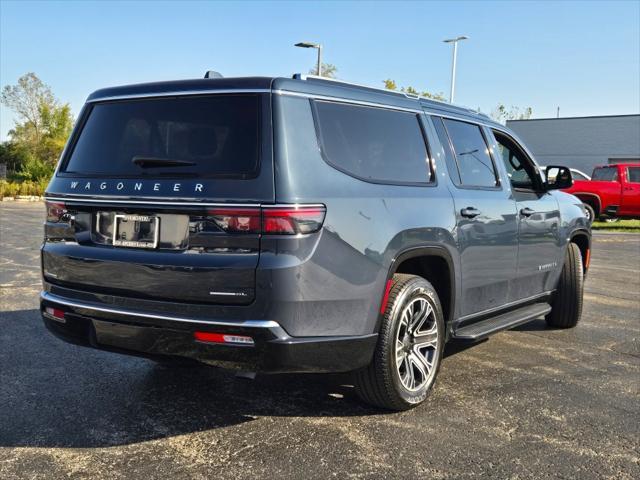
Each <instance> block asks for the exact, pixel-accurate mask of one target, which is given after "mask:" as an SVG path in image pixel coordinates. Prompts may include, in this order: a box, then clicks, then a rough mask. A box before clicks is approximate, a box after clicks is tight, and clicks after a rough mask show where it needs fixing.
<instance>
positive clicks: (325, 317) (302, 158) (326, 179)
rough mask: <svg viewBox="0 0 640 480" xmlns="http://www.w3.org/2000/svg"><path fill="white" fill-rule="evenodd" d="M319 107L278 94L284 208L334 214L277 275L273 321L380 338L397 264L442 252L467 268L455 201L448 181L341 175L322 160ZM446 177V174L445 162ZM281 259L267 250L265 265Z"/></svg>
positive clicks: (297, 329)
mask: <svg viewBox="0 0 640 480" xmlns="http://www.w3.org/2000/svg"><path fill="white" fill-rule="evenodd" d="M309 102H310V101H309V99H307V98H295V97H289V96H285V95H274V105H273V111H274V125H275V128H274V137H275V138H274V153H275V172H276V201H277V202H279V203H322V204H324V205H326V207H327V216H326V219H325V223H324V227H323V229H322V232H321V235H320V236H319V238H318V239H317V243H315V245H314V246H313V249H312V250H311V251H308V252H307V254H306V255H305V256H303V257H302V256H299V257H297V258H295V259H293V258H292V261H291V262H290V263H289V264H288V265H284V266H283V267H282V268H281V269H275V270H271V269H270V270H269V271H270V272H271V273H270V275H271V276H272V278H271V279H270V285H271V288H273V293H274V295H273V296H274V298H275V299H277V300H278V301H277V302H275V303H274V308H275V309H277V310H278V311H277V312H276V311H274V312H273V315H274V318H275V316H277V318H278V321H280V322H282V324H283V326H285V328H286V329H287V331H288V332H289V333H291V334H292V335H347V334H349V335H355V334H367V333H371V332H372V331H374V330H375V328H376V324H377V321H378V317H379V310H380V303H381V299H382V296H383V293H384V289H385V284H386V280H387V276H388V273H389V270H390V268H391V265H392V263H393V260H394V258H396V257H397V256H398V255H400V254H401V253H402V252H404V251H406V250H408V249H411V248H415V247H422V246H434V245H435V246H439V247H441V248H444V249H446V251H447V252H448V254H449V255H450V256H451V259H452V261H453V263H454V268H455V266H456V265H457V263H458V258H457V252H456V247H455V241H454V238H453V236H452V232H453V231H454V228H455V211H454V204H453V200H452V197H451V194H450V193H449V191H448V189H447V187H446V181H440V182H437V183H436V184H434V185H432V186H395V185H382V184H375V183H369V182H365V181H362V180H359V179H356V178H354V177H351V176H349V175H347V174H345V173H342V172H340V171H338V170H336V169H335V168H333V167H331V166H330V165H329V164H328V163H326V162H325V161H324V160H323V158H322V156H321V153H320V149H319V146H318V141H317V138H316V133H315V128H314V124H313V117H312V112H311V108H310V103H309ZM436 169H437V170H441V171H442V172H444V171H445V166H444V165H439V164H438V162H437V161H436ZM279 254H280V253H279V252H278V251H273V252H271V254H269V253H264V250H263V254H262V255H261V260H260V262H261V264H265V263H266V262H270V258H269V255H273V256H276V255H279ZM455 270H456V271H458V269H457V268H456V269H455ZM457 282H459V279H456V283H457ZM283 314H284V317H283ZM303 320H304V321H303Z"/></svg>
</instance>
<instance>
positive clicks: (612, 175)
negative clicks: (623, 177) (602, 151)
mask: <svg viewBox="0 0 640 480" xmlns="http://www.w3.org/2000/svg"><path fill="white" fill-rule="evenodd" d="M591 180H599V181H602V182H615V181H617V180H618V169H617V168H616V167H605V168H596V169H595V170H594V171H593V175H591Z"/></svg>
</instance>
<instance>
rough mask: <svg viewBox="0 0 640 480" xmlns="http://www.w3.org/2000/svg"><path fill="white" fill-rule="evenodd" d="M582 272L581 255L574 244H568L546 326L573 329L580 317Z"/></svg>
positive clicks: (582, 285) (582, 284)
mask: <svg viewBox="0 0 640 480" xmlns="http://www.w3.org/2000/svg"><path fill="white" fill-rule="evenodd" d="M583 287H584V270H583V268H582V254H581V253H580V249H579V248H578V246H577V245H576V244H575V243H570V244H569V247H568V248H567V253H566V254H565V260H564V265H563V266H562V273H561V274H560V281H559V282H558V288H557V289H556V292H555V294H554V297H553V301H552V302H551V313H549V314H548V315H547V317H546V320H547V324H548V325H549V326H551V327H556V328H571V327H575V326H576V325H577V324H578V321H580V316H581V315H582V293H583Z"/></svg>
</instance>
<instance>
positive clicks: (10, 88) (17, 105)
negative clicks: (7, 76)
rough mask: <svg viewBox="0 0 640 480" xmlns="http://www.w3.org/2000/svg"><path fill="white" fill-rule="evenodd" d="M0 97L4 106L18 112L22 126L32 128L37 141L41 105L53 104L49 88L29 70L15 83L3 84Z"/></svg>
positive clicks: (40, 128) (40, 124)
mask: <svg viewBox="0 0 640 480" xmlns="http://www.w3.org/2000/svg"><path fill="white" fill-rule="evenodd" d="M0 98H1V101H2V103H3V104H4V105H5V106H7V107H8V108H10V109H11V110H13V111H14V112H16V113H17V114H18V118H19V119H21V120H22V122H23V123H24V126H25V127H28V128H29V129H31V130H32V132H33V134H34V135H35V141H36V142H37V141H39V140H40V133H41V130H42V122H41V118H40V110H41V106H42V105H52V104H55V98H54V97H53V93H52V92H51V88H49V86H47V85H45V84H44V83H43V82H42V80H40V79H39V78H38V76H37V75H36V74H35V73H33V72H29V73H27V74H25V75H23V76H22V77H20V78H19V79H18V84H17V85H5V87H4V88H3V89H2V96H1V97H0Z"/></svg>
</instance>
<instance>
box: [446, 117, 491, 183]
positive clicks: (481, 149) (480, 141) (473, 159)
mask: <svg viewBox="0 0 640 480" xmlns="http://www.w3.org/2000/svg"><path fill="white" fill-rule="evenodd" d="M444 124H445V126H446V127H447V132H449V137H450V138H451V143H452V144H453V150H454V153H455V156H456V160H457V162H458V169H459V171H460V177H461V180H462V184H463V185H468V186H474V187H495V186H496V185H497V184H498V182H497V177H496V170H495V168H494V166H493V162H492V161H491V157H490V156H489V147H488V146H487V143H486V142H485V139H484V136H483V135H482V132H481V131H480V127H478V126H477V125H473V124H471V123H467V122H459V121H457V120H449V119H444Z"/></svg>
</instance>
